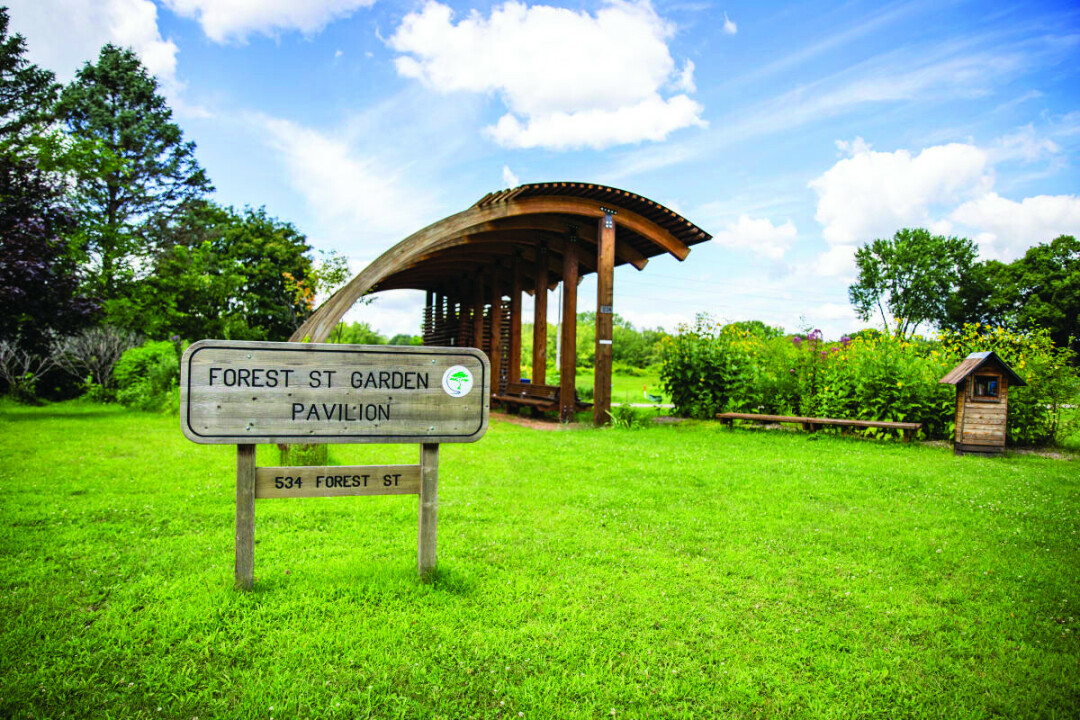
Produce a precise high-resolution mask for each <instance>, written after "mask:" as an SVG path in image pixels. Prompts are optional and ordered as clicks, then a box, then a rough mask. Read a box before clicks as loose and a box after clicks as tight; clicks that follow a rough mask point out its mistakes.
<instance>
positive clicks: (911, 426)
mask: <svg viewBox="0 0 1080 720" xmlns="http://www.w3.org/2000/svg"><path fill="white" fill-rule="evenodd" d="M716 417H717V419H718V420H720V421H721V422H722V423H724V424H725V425H729V426H730V425H732V424H733V423H732V421H733V420H751V421H753V422H763V423H799V424H801V425H802V427H803V430H809V431H810V432H814V431H815V430H817V429H818V426H820V425H833V426H836V427H856V428H885V429H886V430H903V431H904V442H911V440H912V439H913V438H914V437H915V433H917V432H918V431H919V430H921V429H922V423H909V422H889V421H886V420H841V419H838V418H813V417H794V416H791V415H758V414H756V413H719V414H718V415H717V416H716Z"/></svg>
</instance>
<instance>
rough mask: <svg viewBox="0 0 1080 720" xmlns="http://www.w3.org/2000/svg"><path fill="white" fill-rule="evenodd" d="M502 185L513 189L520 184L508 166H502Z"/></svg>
mask: <svg viewBox="0 0 1080 720" xmlns="http://www.w3.org/2000/svg"><path fill="white" fill-rule="evenodd" d="M502 179H503V185H505V186H506V187H508V188H514V187H517V186H518V185H520V184H521V181H520V180H518V176H517V175H515V174H514V171H513V170H511V169H510V166H509V165H503V172H502Z"/></svg>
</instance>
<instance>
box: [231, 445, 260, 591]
mask: <svg viewBox="0 0 1080 720" xmlns="http://www.w3.org/2000/svg"><path fill="white" fill-rule="evenodd" d="M234 578H235V582H236V588H237V589H238V590H251V588H252V586H253V585H254V583H255V446H254V445H237V446H236V560H235V565H234Z"/></svg>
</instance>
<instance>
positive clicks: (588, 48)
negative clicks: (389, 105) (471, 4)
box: [388, 0, 704, 149]
mask: <svg viewBox="0 0 1080 720" xmlns="http://www.w3.org/2000/svg"><path fill="white" fill-rule="evenodd" d="M673 32H674V29H673V27H672V26H671V25H670V24H669V23H667V22H665V21H664V20H663V19H661V18H660V17H659V16H658V15H657V14H656V13H655V11H654V10H653V9H652V7H651V6H650V5H649V4H648V3H647V2H645V1H644V0H642V1H641V2H627V1H625V0H609V2H608V3H607V4H606V5H605V6H604V7H602V8H601V9H600V10H599V11H597V13H596V15H590V14H589V13H587V12H584V11H580V12H579V11H574V10H570V9H565V8H557V7H550V6H546V5H535V6H532V7H527V6H526V5H524V4H523V3H520V2H514V1H511V2H506V3H504V4H503V5H499V6H496V7H495V8H494V9H493V10H492V11H491V14H490V15H489V16H488V17H484V16H483V15H481V14H480V13H479V12H476V11H473V12H472V13H470V14H469V15H468V17H466V18H464V19H461V20H460V21H458V22H457V23H456V24H455V22H454V18H453V12H452V10H451V9H450V7H448V6H446V5H443V4H441V3H439V2H434V1H429V2H428V3H427V4H426V5H424V7H423V8H422V9H421V10H420V11H419V12H415V13H411V14H409V15H407V16H406V17H405V18H404V19H403V20H402V22H401V25H400V27H398V29H397V32H395V34H394V35H393V37H391V38H390V40H389V41H388V44H389V45H390V47H392V48H393V49H394V50H396V51H398V52H399V53H401V55H400V56H399V57H398V58H397V59H396V61H395V62H396V65H397V69H398V73H399V74H401V75H402V76H405V77H411V78H416V79H417V80H419V81H420V82H422V83H423V84H424V85H425V86H427V87H429V88H431V89H434V90H436V91H438V92H441V93H450V92H455V91H463V92H473V93H496V94H498V95H499V97H500V98H501V99H502V100H503V101H504V102H505V104H506V106H507V109H508V110H509V112H508V113H507V114H505V115H504V116H503V117H502V118H501V119H500V120H499V121H498V123H497V124H496V125H494V126H492V127H489V128H487V132H488V134H489V135H490V136H491V137H493V138H494V139H495V140H496V141H497V142H499V143H500V144H503V145H505V146H507V147H547V148H556V149H565V148H573V147H593V148H604V147H608V146H611V145H615V144H621V143H634V142H640V141H642V140H662V139H664V138H666V137H667V135H668V134H670V133H671V132H673V131H675V130H678V129H680V128H684V127H690V126H703V125H704V121H703V120H702V119H701V112H702V110H703V108H702V107H701V106H700V105H699V104H698V103H696V102H694V101H693V100H691V99H690V98H689V97H688V96H687V95H685V94H678V95H674V96H671V97H668V98H665V97H663V96H662V95H661V93H660V90H661V88H663V87H666V86H674V87H676V88H677V89H682V90H685V91H689V88H690V87H692V86H693V64H692V63H689V62H688V63H686V64H685V65H684V67H683V69H682V70H681V71H676V68H675V61H674V60H673V59H672V57H671V54H670V52H669V50H668V46H667V41H668V39H669V38H670V37H671V36H672V34H673Z"/></svg>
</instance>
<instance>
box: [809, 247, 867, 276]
mask: <svg viewBox="0 0 1080 720" xmlns="http://www.w3.org/2000/svg"><path fill="white" fill-rule="evenodd" d="M856 249H857V248H856V246H855V245H832V246H830V247H829V249H828V250H826V251H825V252H823V253H821V254H820V255H818V256H817V258H816V259H815V260H814V272H815V273H816V274H818V275H823V276H825V277H854V276H855V275H856V274H857V273H856V269H855V250H856Z"/></svg>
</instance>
